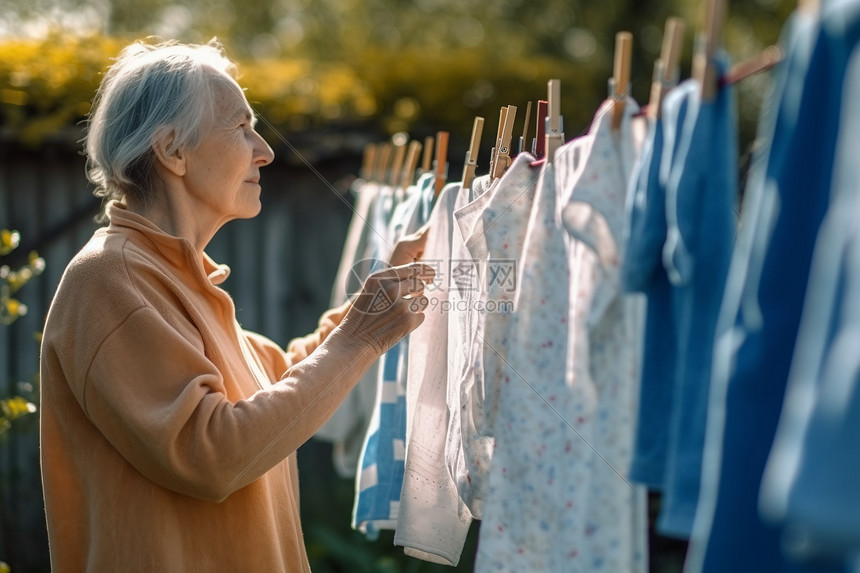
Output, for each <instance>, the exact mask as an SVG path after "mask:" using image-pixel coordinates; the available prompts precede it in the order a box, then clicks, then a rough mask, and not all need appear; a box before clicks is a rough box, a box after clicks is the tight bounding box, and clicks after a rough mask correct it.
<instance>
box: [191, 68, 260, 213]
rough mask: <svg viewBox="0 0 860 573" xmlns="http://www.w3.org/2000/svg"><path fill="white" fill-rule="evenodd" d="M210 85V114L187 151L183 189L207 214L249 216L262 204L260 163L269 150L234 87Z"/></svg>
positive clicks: (220, 83)
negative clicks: (212, 97)
mask: <svg viewBox="0 0 860 573" xmlns="http://www.w3.org/2000/svg"><path fill="white" fill-rule="evenodd" d="M212 85H213V91H214V95H215V105H214V113H213V117H212V118H211V119H210V120H209V121H206V122H204V125H203V127H202V129H203V136H202V138H201V141H200V145H199V146H198V147H197V148H196V149H194V150H190V151H187V154H186V157H187V162H186V176H185V181H186V185H187V189H188V191H189V192H190V193H191V194H192V195H193V196H194V197H195V199H197V202H198V203H199V204H200V207H201V209H203V210H205V212H206V214H209V215H212V216H214V217H216V218H217V219H218V220H220V221H222V222H226V221H229V220H232V219H246V218H250V217H254V216H256V215H257V214H258V213H259V212H260V208H261V204H260V168H261V167H263V166H264V165H268V164H269V163H271V162H272V159H274V153H273V152H272V148H271V147H269V145H268V144H267V143H266V142H265V140H263V138H262V137H261V136H260V134H258V133H257V132H256V131H255V130H254V124H255V119H254V116H253V113H252V111H251V107H250V106H249V105H248V101H247V100H246V99H245V96H244V94H243V93H242V92H241V91H240V90H239V89H238V87H234V86H231V85H229V84H227V83H226V82H223V81H213V82H212ZM200 214H201V215H203V214H204V213H200Z"/></svg>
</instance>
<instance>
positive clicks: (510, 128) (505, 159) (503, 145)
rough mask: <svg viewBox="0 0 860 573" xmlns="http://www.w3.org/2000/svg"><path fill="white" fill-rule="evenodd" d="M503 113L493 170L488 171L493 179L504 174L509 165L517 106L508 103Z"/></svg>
mask: <svg viewBox="0 0 860 573" xmlns="http://www.w3.org/2000/svg"><path fill="white" fill-rule="evenodd" d="M504 115H505V120H504V125H503V126H502V137H501V138H500V139H499V143H498V145H497V146H496V160H495V161H494V162H493V171H492V172H491V173H490V177H491V178H492V179H493V180H496V179H498V178H499V177H501V176H502V175H504V174H505V171H507V170H508V167H510V166H511V139H512V138H513V132H514V121H515V120H516V119H517V106H515V105H509V106H508V107H507V111H506V112H505V114H504Z"/></svg>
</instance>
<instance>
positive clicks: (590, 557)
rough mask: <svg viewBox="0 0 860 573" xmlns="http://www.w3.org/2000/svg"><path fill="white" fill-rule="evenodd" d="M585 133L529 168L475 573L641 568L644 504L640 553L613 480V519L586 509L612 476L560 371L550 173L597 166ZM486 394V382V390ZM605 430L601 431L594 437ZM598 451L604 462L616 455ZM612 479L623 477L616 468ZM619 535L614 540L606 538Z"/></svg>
mask: <svg viewBox="0 0 860 573" xmlns="http://www.w3.org/2000/svg"><path fill="white" fill-rule="evenodd" d="M631 107H634V106H631ZM598 121H599V120H598ZM608 121H609V120H608V119H607V122H608ZM628 124H629V119H628ZM608 129H609V128H608V127H606V128H605V130H604V131H608ZM627 129H629V128H627ZM593 131H594V133H593V134H589V135H588V136H586V137H583V138H579V139H576V140H574V141H573V142H571V143H569V144H567V145H565V146H562V147H561V148H560V149H559V150H558V155H557V158H558V157H563V156H565V155H569V156H570V157H571V158H572V159H570V160H569V162H565V161H564V160H559V159H557V160H556V162H555V163H537V164H534V165H533V166H531V170H532V173H533V176H532V178H533V180H534V181H535V187H536V191H535V198H534V202H533V205H532V209H531V213H530V215H529V222H528V227H527V228H528V232H527V235H526V238H525V242H524V245H523V256H522V258H521V259H520V265H521V266H520V267H519V268H518V272H519V277H518V278H519V283H518V288H517V297H516V306H515V308H516V310H515V314H514V316H513V317H512V319H511V321H510V324H509V330H508V332H507V333H505V335H501V334H500V337H501V338H500V340H501V344H500V345H499V346H498V348H497V349H496V350H497V351H498V353H499V354H500V355H502V356H504V357H505V360H506V365H505V366H506V367H505V370H504V373H503V375H502V379H501V380H499V381H498V382H497V383H498V384H500V386H501V387H500V390H499V396H498V413H497V414H495V417H494V422H495V423H494V428H493V435H494V438H495V451H494V455H493V462H492V467H491V470H490V489H489V492H488V495H487V497H486V500H485V505H484V520H483V523H482V526H481V534H480V543H479V545H478V558H477V564H476V570H477V571H594V570H597V569H600V568H604V569H605V570H611V571H614V570H622V571H637V570H644V568H645V554H644V535H645V523H644V497H642V496H640V499H641V501H642V504H641V505H640V508H641V512H640V515H641V518H642V519H640V520H639V521H640V523H641V526H640V527H639V528H638V532H639V533H638V537H639V539H641V540H642V543H641V544H637V543H634V542H633V539H634V538H635V537H636V535H635V534H634V529H635V528H634V527H633V522H634V521H635V520H634V518H633V517H632V514H633V513H635V512H634V511H633V507H634V503H633V502H632V497H633V495H634V492H633V488H631V487H630V486H629V485H628V484H626V483H625V482H624V479H623V478H620V477H619V476H618V474H616V473H614V472H613V477H614V479H616V480H618V481H620V482H621V483H622V484H624V487H625V488H626V489H627V490H628V492H630V494H629V495H626V496H624V501H622V502H618V503H620V504H621V505H623V506H624V507H623V508H622V510H621V514H618V513H617V512H616V509H618V508H619V504H618V503H610V504H608V505H606V506H604V507H602V508H601V507H599V506H598V507H595V506H592V505H590V503H589V497H590V496H594V495H595V494H597V495H599V496H601V499H605V498H604V497H603V493H602V491H599V490H600V487H599V485H598V484H597V483H596V480H597V479H600V480H604V481H605V479H606V475H605V474H603V473H602V471H603V470H604V469H606V471H612V470H610V469H608V468H607V465H608V464H607V463H606V462H605V461H603V460H602V459H601V457H600V456H601V452H599V451H595V449H593V448H592V447H591V445H590V444H591V440H593V439H594V437H593V436H594V434H595V432H594V428H595V427H597V426H598V425H597V424H595V421H596V418H595V413H596V412H597V410H598V404H597V403H598V400H599V396H598V390H597V389H596V387H595V383H594V382H593V381H592V380H587V379H586V380H576V382H575V383H574V384H570V383H569V380H568V375H567V372H566V367H567V359H566V353H565V349H566V348H567V347H568V333H569V324H568V321H569V302H570V299H569V277H570V274H569V272H570V271H569V259H568V253H567V249H566V241H567V239H566V237H567V231H565V230H564V228H563V227H562V226H561V224H560V221H559V209H560V207H561V205H562V204H563V200H562V196H561V193H562V191H561V189H560V187H559V185H558V181H559V177H561V178H562V180H564V177H565V175H564V174H557V170H559V169H566V170H571V171H572V172H573V173H572V174H571V176H570V177H571V178H577V175H576V174H577V173H580V171H581V169H582V168H583V167H586V168H587V164H586V163H584V162H586V161H588V160H587V159H586V158H587V157H588V158H592V159H594V161H595V163H596V162H597V159H596V157H597V156H591V155H589V149H590V146H591V140H592V139H593V138H595V137H598V136H599V135H600V134H601V130H599V129H598V128H597V127H595V128H593ZM595 133H596V134H597V135H595ZM601 149H603V148H601ZM592 153H593V152H592ZM518 159H519V158H518ZM601 161H605V158H601ZM601 165H603V166H605V163H602V164H601ZM616 167H617V166H616ZM594 169H595V171H599V168H598V167H596V166H595V167H594ZM598 175H599V173H597V172H595V173H592V172H589V174H588V176H586V175H582V177H583V181H585V180H590V179H591V178H592V177H595V178H596V177H598ZM617 178H618V181H620V183H619V185H620V191H619V197H620V203H619V205H620V206H619V210H622V211H623V203H624V191H625V188H626V183H625V182H626V175H622V174H620V173H619V174H618V175H617ZM574 194H575V190H574ZM577 334H579V333H577ZM629 374H630V375H633V374H634V373H629ZM631 381H632V379H631ZM489 384H490V379H489V376H488V377H487V385H488V388H489ZM489 395H492V391H489V390H488V396H489ZM630 423H632V420H631V421H630ZM606 429H607V428H606V426H600V427H599V429H598V433H600V432H602V431H604V430H606ZM631 436H632V433H631ZM607 446H608V444H607ZM608 449H609V450H610V457H612V456H613V455H614V454H615V452H616V450H615V449H614V448H612V447H609V448H608ZM627 453H628V454H629V446H628V450H627ZM598 466H601V467H598ZM621 471H624V472H625V473H626V468H624V469H623V470H621ZM593 478H594V479H593ZM640 493H642V492H640ZM627 518H630V519H629V520H628V519H627ZM618 527H620V528H623V529H624V532H623V534H621V535H620V536H618V537H616V535H615V534H616V533H617V529H616V528H618ZM634 545H638V546H639V548H640V550H641V552H639V551H637V550H636V549H634ZM622 563H623V564H622Z"/></svg>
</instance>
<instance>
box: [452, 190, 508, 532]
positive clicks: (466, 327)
mask: <svg viewBox="0 0 860 573" xmlns="http://www.w3.org/2000/svg"><path fill="white" fill-rule="evenodd" d="M499 181H501V180H500V179H497V180H496V181H495V182H492V181H491V178H490V176H489V175H484V176H481V177H478V178H476V179H475V180H474V181H473V182H472V186H471V188H470V189H467V190H466V191H467V192H464V193H460V194H459V195H458V196H457V202H456V203H455V204H454V215H453V217H454V225H453V232H452V233H451V252H450V257H449V259H448V273H447V276H448V277H449V284H448V313H449V317H448V383H447V388H448V392H447V400H446V403H447V405H448V430H447V436H448V438H447V440H446V443H445V460H446V463H447V466H448V471H449V472H450V474H451V476H452V477H453V478H454V482H455V483H456V484H457V490H458V491H459V492H460V497H461V498H462V499H463V501H464V502H465V504H466V506H467V507H468V508H469V511H470V512H471V514H472V515H473V516H474V517H475V518H476V519H481V513H482V509H481V508H482V503H483V500H482V496H483V491H484V490H485V489H486V488H485V486H484V483H483V476H484V475H485V473H484V470H483V468H484V467H486V465H487V463H489V462H488V458H489V457H490V455H491V449H492V444H489V448H488V447H487V446H488V444H487V443H486V441H485V440H484V441H483V443H482V440H481V438H480V436H478V435H476V433H475V429H474V423H473V418H472V416H471V408H470V393H471V389H472V388H473V387H474V385H475V378H476V376H478V375H479V373H478V372H476V368H475V360H476V356H477V357H478V358H479V357H480V348H481V346H483V340H482V339H481V338H480V333H479V332H478V320H479V317H480V313H479V312H477V308H476V305H475V300H476V296H477V294H478V292H479V289H480V283H481V281H482V276H481V273H482V270H483V269H482V268H480V264H479V261H477V260H476V259H475V258H474V257H473V256H472V255H471V254H470V253H469V249H468V248H467V247H466V241H465V237H468V236H469V235H470V234H471V229H472V227H473V223H474V218H475V216H479V215H480V211H479V210H477V209H476V207H478V208H480V206H481V205H483V204H484V203H485V202H486V198H487V197H488V195H487V194H486V192H487V190H488V189H490V188H491V187H492V186H493V185H497V184H498V182H499ZM482 199H484V200H483V201H482ZM478 383H479V384H480V382H478Z"/></svg>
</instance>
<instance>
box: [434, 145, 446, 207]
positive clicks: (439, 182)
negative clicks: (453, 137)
mask: <svg viewBox="0 0 860 573" xmlns="http://www.w3.org/2000/svg"><path fill="white" fill-rule="evenodd" d="M435 163H436V169H435V172H436V182H435V189H436V196H437V197H438V196H439V193H441V192H442V188H443V187H444V186H445V183H447V182H448V132H447V131H439V132H437V133H436V162H435Z"/></svg>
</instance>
